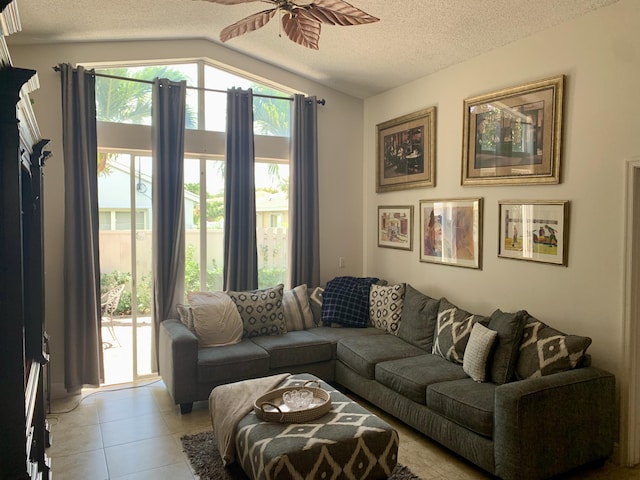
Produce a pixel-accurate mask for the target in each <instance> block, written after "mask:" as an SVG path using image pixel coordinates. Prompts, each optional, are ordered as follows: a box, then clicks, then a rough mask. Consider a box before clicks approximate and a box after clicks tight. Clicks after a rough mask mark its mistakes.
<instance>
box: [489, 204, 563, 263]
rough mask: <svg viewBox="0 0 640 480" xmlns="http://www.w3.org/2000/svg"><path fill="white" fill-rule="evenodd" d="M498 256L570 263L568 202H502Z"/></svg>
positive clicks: (500, 207) (500, 206)
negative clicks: (568, 258)
mask: <svg viewBox="0 0 640 480" xmlns="http://www.w3.org/2000/svg"><path fill="white" fill-rule="evenodd" d="M498 205H499V219H500V227H499V230H500V232H499V237H498V238H499V242H500V243H499V245H498V256H499V257H504V258H515V259H517V260H531V261H534V262H543V263H554V264H556V265H564V266H566V265H567V249H568V245H569V202H568V201H565V200H563V201H532V200H525V201H518V200H504V201H499V202H498Z"/></svg>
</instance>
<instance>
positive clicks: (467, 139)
mask: <svg viewBox="0 0 640 480" xmlns="http://www.w3.org/2000/svg"><path fill="white" fill-rule="evenodd" d="M563 89H564V76H563V75H559V76H556V77H553V78H549V79H546V80H540V81H537V82H533V83H528V84H525V85H520V86H517V87H512V88H507V89H504V90H500V91H497V92H493V93H488V94H485V95H480V96H477V97H473V98H468V99H466V100H465V101H464V124H463V136H462V182H461V183H462V185H495V184H512V185H513V184H519V185H533V184H554V183H560V150H561V145H562V103H563Z"/></svg>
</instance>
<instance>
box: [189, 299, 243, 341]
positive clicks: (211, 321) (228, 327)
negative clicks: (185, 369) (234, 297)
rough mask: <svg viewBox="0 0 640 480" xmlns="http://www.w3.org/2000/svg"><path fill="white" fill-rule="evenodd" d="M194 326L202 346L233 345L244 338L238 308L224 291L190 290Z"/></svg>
mask: <svg viewBox="0 0 640 480" xmlns="http://www.w3.org/2000/svg"><path fill="white" fill-rule="evenodd" d="M187 298H188V299H189V303H190V304H191V306H190V308H189V309H190V310H191V312H192V316H193V327H194V331H195V333H196V336H197V337H198V341H199V343H200V346H201V347H219V346H222V345H233V344H235V343H238V342H239V341H240V340H242V320H241V319H240V314H239V313H238V309H237V308H236V306H235V305H234V303H233V302H232V301H231V299H230V298H229V296H228V295H225V293H224V292H189V293H188V294H187Z"/></svg>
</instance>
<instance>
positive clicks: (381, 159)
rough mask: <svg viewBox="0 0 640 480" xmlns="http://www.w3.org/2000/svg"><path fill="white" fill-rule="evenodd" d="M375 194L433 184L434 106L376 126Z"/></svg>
mask: <svg viewBox="0 0 640 480" xmlns="http://www.w3.org/2000/svg"><path fill="white" fill-rule="evenodd" d="M376 132H377V139H378V143H377V164H376V176H377V180H376V192H378V193H380V192H390V191H392V190H403V189H406V188H417V187H433V186H435V184H436V178H435V173H436V107H430V108H426V109H424V110H420V111H419V112H415V113H411V114H409V115H405V116H403V117H398V118H394V119H393V120H389V121H387V122H384V123H379V124H378V125H376Z"/></svg>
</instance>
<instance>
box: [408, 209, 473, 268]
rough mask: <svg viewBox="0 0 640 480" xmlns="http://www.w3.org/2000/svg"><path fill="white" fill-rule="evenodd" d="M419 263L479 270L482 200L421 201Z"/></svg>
mask: <svg viewBox="0 0 640 480" xmlns="http://www.w3.org/2000/svg"><path fill="white" fill-rule="evenodd" d="M420 261H421V262H432V263H442V264H445V265H454V266H457V267H468V268H478V269H479V268H481V267H482V263H481V262H482V198H465V199H455V200H420Z"/></svg>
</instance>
